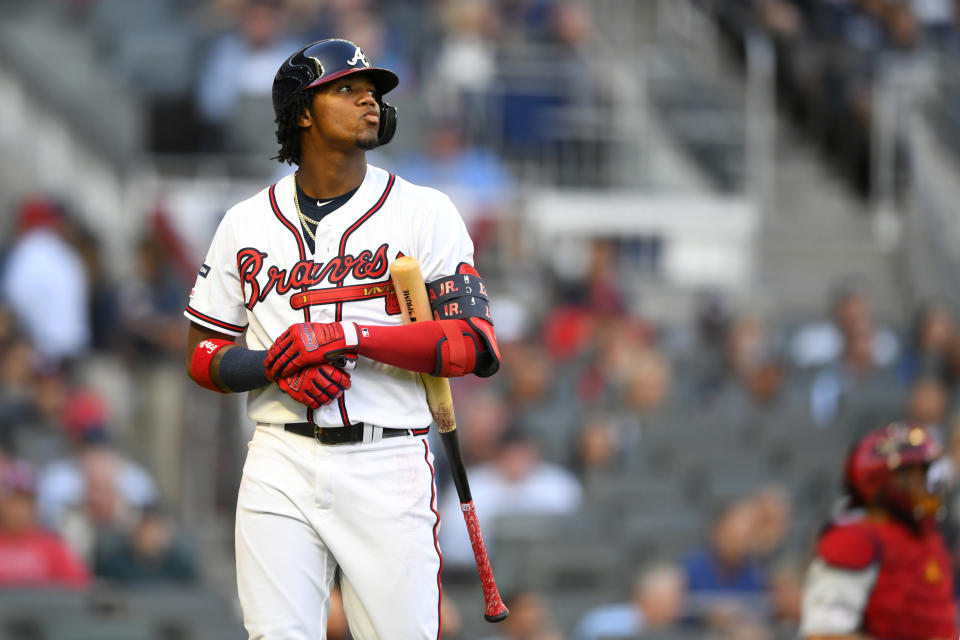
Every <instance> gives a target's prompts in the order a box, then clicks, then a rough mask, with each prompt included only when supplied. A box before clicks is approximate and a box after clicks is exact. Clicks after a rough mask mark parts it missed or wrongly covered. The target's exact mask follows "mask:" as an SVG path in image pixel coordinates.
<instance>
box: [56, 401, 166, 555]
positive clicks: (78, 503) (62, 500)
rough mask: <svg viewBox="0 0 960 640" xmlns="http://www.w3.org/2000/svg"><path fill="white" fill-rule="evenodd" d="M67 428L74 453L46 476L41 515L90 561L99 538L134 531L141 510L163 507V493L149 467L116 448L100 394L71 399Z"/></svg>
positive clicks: (65, 425) (67, 411)
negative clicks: (160, 501)
mask: <svg viewBox="0 0 960 640" xmlns="http://www.w3.org/2000/svg"><path fill="white" fill-rule="evenodd" d="M63 428H64V429H65V430H66V431H67V433H68V434H69V437H70V439H71V441H72V442H73V446H74V453H73V455H70V456H66V457H63V458H61V459H59V460H56V461H54V462H52V463H50V464H49V465H47V466H46V467H45V468H44V469H43V471H42V472H41V474H40V478H39V483H38V491H37V496H38V499H37V506H38V513H39V515H40V519H41V521H42V522H43V523H44V524H45V525H46V526H48V527H50V528H51V529H53V530H55V531H58V532H60V533H61V535H63V537H64V538H65V539H66V540H67V542H69V543H70V546H71V547H73V548H74V549H75V550H76V551H77V552H78V553H80V554H81V555H82V556H83V557H85V558H90V557H92V553H93V547H94V544H95V541H96V538H97V536H98V535H99V534H101V533H109V532H113V531H117V530H120V531H122V530H125V529H126V530H130V529H131V528H132V527H133V526H134V524H135V523H136V522H137V520H138V517H139V512H140V510H141V509H143V508H144V507H146V506H147V505H150V504H153V503H155V502H156V501H157V498H158V496H157V489H156V485H155V484H154V481H153V479H152V478H151V476H150V475H149V474H148V473H147V472H146V471H145V470H144V469H143V467H141V466H140V465H139V464H137V463H136V462H134V461H133V460H132V459H130V458H129V457H127V456H126V455H125V454H124V453H122V452H121V451H120V450H119V449H118V448H117V447H116V446H115V445H114V444H113V443H112V442H111V438H110V434H109V425H108V416H107V414H106V408H105V406H104V404H103V401H102V400H101V399H100V397H99V396H97V395H96V394H95V393H94V392H92V391H87V390H82V391H78V392H75V393H74V394H73V396H71V399H70V402H69V403H68V405H67V408H66V410H65V412H64V416H63Z"/></svg>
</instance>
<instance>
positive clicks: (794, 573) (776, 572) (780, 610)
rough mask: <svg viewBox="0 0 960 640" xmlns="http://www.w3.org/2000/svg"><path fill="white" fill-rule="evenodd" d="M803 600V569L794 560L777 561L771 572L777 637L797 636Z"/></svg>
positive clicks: (772, 606) (771, 598) (772, 610)
mask: <svg viewBox="0 0 960 640" xmlns="http://www.w3.org/2000/svg"><path fill="white" fill-rule="evenodd" d="M811 533H812V532H811ZM802 601H803V571H802V569H801V568H800V567H799V566H798V565H797V564H796V563H795V562H793V561H782V562H779V563H777V565H776V566H775V567H774V568H773V569H772V570H771V572H770V617H771V621H770V623H771V624H770V626H771V627H772V630H773V631H774V637H775V638H778V639H783V640H786V639H787V638H795V637H796V633H797V629H798V628H799V627H800V608H801V603H802Z"/></svg>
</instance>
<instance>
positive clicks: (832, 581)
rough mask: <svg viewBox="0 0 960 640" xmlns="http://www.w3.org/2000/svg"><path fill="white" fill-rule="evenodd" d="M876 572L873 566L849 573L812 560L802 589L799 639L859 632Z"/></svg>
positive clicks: (820, 559) (818, 560)
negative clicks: (810, 636) (809, 636)
mask: <svg viewBox="0 0 960 640" xmlns="http://www.w3.org/2000/svg"><path fill="white" fill-rule="evenodd" d="M877 572H878V568H877V566H876V565H871V566H869V567H868V568H866V569H862V570H850V569H840V568H838V567H833V566H830V565H829V564H827V563H826V562H824V561H823V559H822V558H817V559H815V560H814V561H813V562H812V563H811V564H810V568H809V569H808V570H807V576H806V580H805V582H804V587H803V605H802V617H801V622H800V635H801V637H805V636H808V635H817V634H819V635H830V634H844V633H853V632H855V631H857V630H859V629H860V625H861V623H862V621H863V614H864V611H865V610H866V607H867V601H868V600H869V598H870V592H871V591H872V590H873V585H874V583H875V582H876V579H877Z"/></svg>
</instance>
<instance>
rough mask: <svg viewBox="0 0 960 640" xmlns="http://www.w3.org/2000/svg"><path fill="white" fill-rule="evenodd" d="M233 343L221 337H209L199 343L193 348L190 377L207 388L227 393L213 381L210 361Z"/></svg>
mask: <svg viewBox="0 0 960 640" xmlns="http://www.w3.org/2000/svg"><path fill="white" fill-rule="evenodd" d="M231 344H233V343H232V342H230V341H229V340H223V339H219V338H209V339H207V340H201V341H200V342H199V343H197V347H196V348H195V349H194V350H193V356H191V358H190V377H192V378H193V381H194V382H196V383H197V384H198V385H200V386H201V387H203V388H205V389H210V390H211V391H216V392H218V393H227V392H226V391H224V390H223V389H221V388H220V387H218V386H217V383H216V382H214V381H213V377H211V375H210V363H211V362H213V357H214V356H215V355H217V352H218V351H220V349H223V348H224V347H226V346H227V345H231Z"/></svg>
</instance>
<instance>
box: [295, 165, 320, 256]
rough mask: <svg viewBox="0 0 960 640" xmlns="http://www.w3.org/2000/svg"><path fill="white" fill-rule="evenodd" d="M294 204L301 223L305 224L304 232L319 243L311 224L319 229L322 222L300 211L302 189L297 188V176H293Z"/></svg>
mask: <svg viewBox="0 0 960 640" xmlns="http://www.w3.org/2000/svg"><path fill="white" fill-rule="evenodd" d="M293 204H294V205H295V206H296V207H297V215H298V216H300V222H302V223H303V230H304V231H306V232H307V235H308V236H310V239H311V240H313V241H314V242H316V241H317V236H316V235H314V233H313V231H311V230H310V223H313V226H315V227H319V226H320V221H319V220H314V219H313V218H308V217H307V216H305V215H304V213H303V211H300V189H299V188H297V174H296V173H294V174H293Z"/></svg>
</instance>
